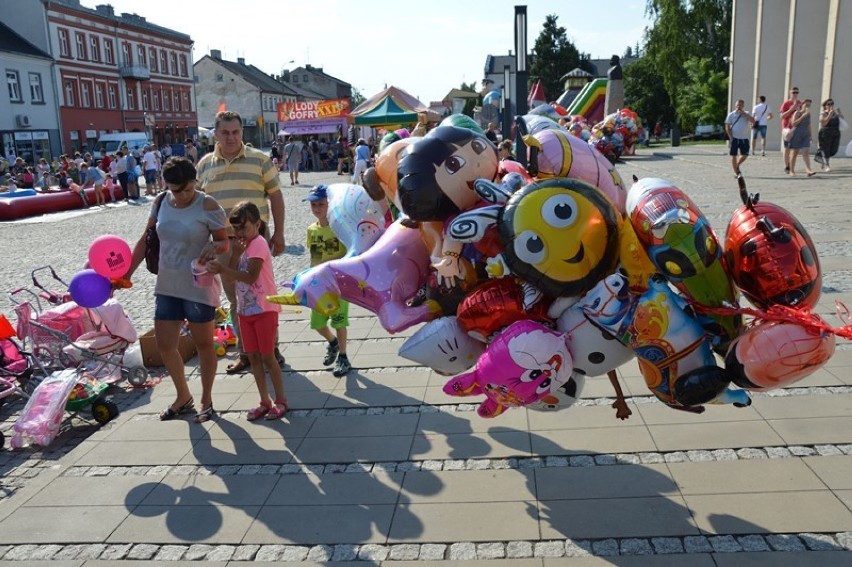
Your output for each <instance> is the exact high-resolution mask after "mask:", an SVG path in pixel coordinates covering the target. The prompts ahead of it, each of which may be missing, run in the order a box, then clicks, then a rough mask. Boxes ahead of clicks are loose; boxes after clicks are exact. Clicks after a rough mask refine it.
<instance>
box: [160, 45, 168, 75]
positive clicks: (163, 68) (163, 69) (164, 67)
mask: <svg viewBox="0 0 852 567" xmlns="http://www.w3.org/2000/svg"><path fill="white" fill-rule="evenodd" d="M168 72H169V63H168V59H166V50H165V49H161V50H160V73H162V74H163V75H165V74H167V73H168Z"/></svg>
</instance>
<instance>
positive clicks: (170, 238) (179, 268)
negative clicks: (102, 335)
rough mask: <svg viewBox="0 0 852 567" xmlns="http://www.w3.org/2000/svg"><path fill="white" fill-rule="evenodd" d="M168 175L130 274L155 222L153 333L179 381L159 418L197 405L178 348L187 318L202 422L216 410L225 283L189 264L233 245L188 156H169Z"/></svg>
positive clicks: (221, 212)
mask: <svg viewBox="0 0 852 567" xmlns="http://www.w3.org/2000/svg"><path fill="white" fill-rule="evenodd" d="M163 178H164V180H165V182H166V189H167V191H165V192H163V193H161V194H160V195H159V196H158V197H157V199H156V201H155V204H154V206H153V207H151V214H150V216H149V217H148V224H147V225H146V227H145V231H143V233H142V236H141V237H140V238H139V241H138V242H136V246H135V247H134V248H133V261H132V262H131V265H130V270H129V271H128V272H127V274H126V275H125V278H126V279H127V280H128V281H129V280H131V278H132V277H133V273H134V272H135V271H136V269H137V268H138V267H139V265H140V264H141V263H142V261H143V260H144V259H145V241H146V232H147V231H148V229H149V228H152V227H156V230H157V234H158V236H159V238H160V255H159V271H158V274H157V282H156V284H155V287H154V336H155V337H156V340H157V350H158V351H159V352H160V356H161V357H162V359H163V363H164V364H165V366H166V370H167V371H168V373H169V376H171V378H172V383H173V384H174V387H175V399H174V401H173V402H172V403H171V404H169V406H168V407H166V409H165V410H163V411H162V412H161V413H160V419H161V420H162V421H166V420H170V419H174V418H176V417H178V416H179V415H181V414H184V413H187V412H190V411H192V410H194V409H195V402H194V400H193V399H192V394H191V393H190V391H189V386H188V384H187V382H186V374H185V371H184V365H183V358H182V357H181V355H180V352H179V351H178V342H179V340H180V331H181V326H182V325H183V322H184V320H186V321H188V324H189V330H190V333H191V336H192V341H193V343H195V347H196V349H198V361H199V365H200V367H201V409H200V410H199V411H198V412H197V413H196V415H195V422H196V423H203V422H205V421H208V420H209V419H211V418H212V417H213V415H214V411H213V380H214V379H215V377H216V365H217V358H216V348H215V345H214V343H213V333H214V331H215V329H216V325H215V319H216V308H217V307H218V306H219V296H220V294H221V292H222V284H221V283H220V281H219V278H216V277H214V278H212V281H211V282H210V284H209V285H206V286H199V285H197V284H196V282H195V280H194V278H193V274H192V269H191V267H190V266H191V264H192V262H193V261H195V262H196V263H197V264H198V265H201V266H203V265H205V264H206V263H208V262H209V261H211V260H213V259H214V258H216V255H217V254H220V255H221V254H225V253H226V252H227V251H228V249H229V247H230V243H229V241H228V233H227V231H226V229H225V223H226V221H225V211H224V210H223V209H222V207H221V206H219V203H218V202H217V201H216V199H214V198H213V197H212V196H210V195H205V194H204V193H202V192H201V191H199V190H198V189H197V184H196V180H195V179H196V170H195V167H194V166H193V165H192V163H191V162H190V161H189V160H187V159H185V158H172V159H170V160H169V161H168V162H167V163H166V165H165V166H164V167H163Z"/></svg>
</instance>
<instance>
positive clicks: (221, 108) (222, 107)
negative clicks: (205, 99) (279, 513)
mask: <svg viewBox="0 0 852 567" xmlns="http://www.w3.org/2000/svg"><path fill="white" fill-rule="evenodd" d="M227 109H228V105H227V104H226V103H224V102H220V103H219V108H217V109H216V114H219V113H220V112H225V111H226V110H227Z"/></svg>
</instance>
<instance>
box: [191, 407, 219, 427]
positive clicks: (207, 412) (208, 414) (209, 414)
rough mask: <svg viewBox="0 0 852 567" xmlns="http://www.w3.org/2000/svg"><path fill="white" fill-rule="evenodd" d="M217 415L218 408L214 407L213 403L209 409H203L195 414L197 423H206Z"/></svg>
mask: <svg viewBox="0 0 852 567" xmlns="http://www.w3.org/2000/svg"><path fill="white" fill-rule="evenodd" d="M214 415H216V410H214V409H213V404H210V405H209V406H207V409H203V410H201V411H200V412H198V413H197V414H195V423H205V422H207V421H210V420H211V419H213V416H214Z"/></svg>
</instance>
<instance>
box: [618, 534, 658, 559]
mask: <svg viewBox="0 0 852 567" xmlns="http://www.w3.org/2000/svg"><path fill="white" fill-rule="evenodd" d="M619 551H620V552H621V555H653V554H654V548H653V547H651V542H649V541H648V540H647V539H641V538H626V539H623V540H621V547H620V549H619Z"/></svg>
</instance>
